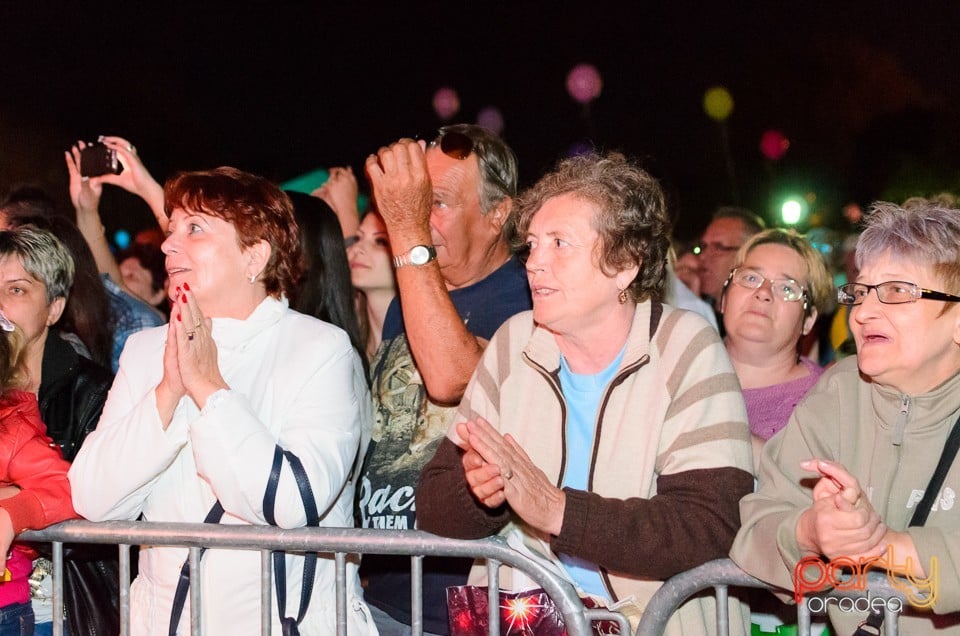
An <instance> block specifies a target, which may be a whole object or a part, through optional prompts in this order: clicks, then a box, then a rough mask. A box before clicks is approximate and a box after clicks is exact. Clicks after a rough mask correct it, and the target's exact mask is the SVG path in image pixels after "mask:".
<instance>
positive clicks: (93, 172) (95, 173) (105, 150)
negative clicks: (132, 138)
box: [65, 136, 167, 230]
mask: <svg viewBox="0 0 960 636" xmlns="http://www.w3.org/2000/svg"><path fill="white" fill-rule="evenodd" d="M65 155H66V160H67V171H68V172H69V173H70V198H71V199H72V200H73V203H74V207H76V208H77V211H78V212H81V211H82V209H81V205H91V204H92V205H93V206H95V207H96V206H97V205H98V204H99V202H100V194H101V192H102V189H103V184H104V183H109V184H110V185H115V186H119V187H121V188H123V189H124V190H126V191H127V192H130V193H131V194H136V195H137V196H139V197H140V198H142V199H143V200H144V201H146V202H147V205H149V206H150V209H151V210H152V211H153V215H154V217H155V218H156V219H157V222H158V223H159V224H160V227H161V229H164V230H165V229H166V225H167V217H166V213H165V212H164V210H163V187H162V186H161V185H160V184H159V183H157V182H156V180H154V178H153V176H151V174H150V172H149V171H148V170H147V168H146V167H145V166H144V165H143V162H142V161H140V157H139V156H138V155H137V149H136V147H134V145H133V144H132V143H130V142H129V141H127V140H126V139H124V138H122V137H113V136H101V137H99V138H98V139H97V141H96V143H89V144H87V143H84V142H82V141H78V142H77V143H76V145H74V146H73V147H72V148H71V149H70V151H69V152H67V153H65ZM84 184H86V185H88V186H89V192H87V188H84V187H83V185H84Z"/></svg>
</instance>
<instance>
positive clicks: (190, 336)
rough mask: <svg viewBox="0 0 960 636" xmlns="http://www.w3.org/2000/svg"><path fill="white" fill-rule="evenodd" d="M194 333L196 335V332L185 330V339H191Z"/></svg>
mask: <svg viewBox="0 0 960 636" xmlns="http://www.w3.org/2000/svg"><path fill="white" fill-rule="evenodd" d="M195 335H196V332H193V331H188V332H187V340H193V337H194V336H195Z"/></svg>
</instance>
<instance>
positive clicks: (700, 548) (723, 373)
mask: <svg viewBox="0 0 960 636" xmlns="http://www.w3.org/2000/svg"><path fill="white" fill-rule="evenodd" d="M518 237H519V238H520V239H521V240H522V241H523V242H524V243H525V244H526V246H527V248H528V250H529V256H528V259H527V263H526V268H527V277H528V280H529V283H530V289H531V292H532V294H533V311H532V312H525V313H522V314H519V315H517V316H515V317H514V318H512V319H511V320H509V321H508V322H507V323H505V324H504V326H503V327H501V328H500V330H499V331H498V332H497V333H496V335H495V336H494V337H493V339H492V340H491V342H490V345H489V347H487V349H486V352H485V353H484V356H483V358H482V360H481V362H480V365H479V367H478V368H477V370H476V372H475V373H474V375H473V378H472V379H471V381H470V384H469V385H468V387H467V391H466V393H465V395H464V398H463V401H462V402H461V404H460V409H459V411H458V413H457V416H456V419H455V422H454V424H453V426H452V427H451V429H450V430H449V432H448V434H447V439H446V440H444V442H443V443H442V445H441V446H440V447H439V449H438V450H437V453H436V455H435V456H434V458H433V460H431V462H430V463H429V464H428V465H427V466H426V468H425V469H424V471H423V474H422V477H421V481H420V484H419V488H418V490H417V514H418V518H419V520H420V527H421V528H423V529H425V530H429V531H431V532H436V533H439V534H442V535H447V536H454V537H460V538H478V537H484V536H489V535H493V534H501V535H506V536H507V537H509V538H512V540H514V541H516V542H522V543H523V544H524V545H526V546H527V547H529V548H530V549H531V550H532V553H533V554H535V555H539V557H540V558H543V559H546V560H549V561H551V562H552V563H553V565H554V566H555V567H556V568H557V571H559V572H562V573H565V574H566V575H567V576H568V577H569V579H570V580H571V581H572V582H573V583H574V584H575V585H576V586H577V588H578V591H579V592H580V593H581V594H582V595H584V596H591V597H593V599H594V600H596V601H598V602H599V603H601V604H605V605H608V606H609V605H612V604H613V603H614V602H616V601H625V605H623V604H622V605H621V607H623V608H624V610H625V612H627V613H628V614H629V613H632V614H633V615H634V616H636V615H637V614H639V611H640V610H641V608H642V607H643V606H644V605H645V601H646V599H648V598H649V597H650V596H651V595H652V594H653V593H654V592H655V591H656V590H657V588H659V586H660V583H659V580H662V579H664V578H666V577H669V576H671V575H673V574H676V573H677V572H680V571H682V570H686V569H688V568H691V567H694V566H696V565H699V564H701V563H703V562H704V561H707V560H709V559H712V558H717V557H720V556H723V555H725V554H726V553H727V550H728V549H729V546H730V543H731V541H732V538H733V536H734V534H735V532H736V530H737V526H738V521H739V519H738V515H737V501H738V500H739V499H740V497H741V496H743V495H744V494H746V493H747V492H749V491H751V490H752V488H753V478H752V475H751V465H752V462H751V456H750V445H749V439H748V432H747V424H746V414H745V411H744V405H743V398H742V397H741V395H740V389H739V385H738V384H737V380H736V376H735V375H734V373H733V369H732V368H731V366H730V360H729V359H728V358H727V354H726V351H725V350H724V347H723V344H722V343H721V341H720V338H719V336H718V335H717V332H716V330H715V329H713V327H711V326H710V325H708V324H707V323H706V321H704V320H703V319H702V318H701V317H700V316H697V315H695V314H693V313H690V312H686V311H681V310H676V309H673V308H671V307H669V306H667V305H664V304H662V303H661V301H660V299H661V297H662V294H663V287H664V274H665V268H666V266H667V249H668V246H669V222H668V216H667V212H666V206H665V204H664V198H663V194H662V191H661V189H660V187H659V185H658V184H657V182H656V181H655V180H654V179H653V178H652V177H651V176H650V175H648V174H647V173H645V172H644V171H643V170H640V169H639V168H637V167H635V166H634V165H632V164H631V163H630V162H628V161H627V160H626V159H625V158H624V157H622V156H621V155H617V154H611V155H607V156H596V155H591V156H584V157H578V158H573V159H568V160H566V161H564V162H563V163H561V164H560V165H559V167H558V168H557V169H556V170H555V171H554V172H552V173H550V174H548V175H546V176H545V177H543V178H542V179H541V180H540V181H539V182H538V183H537V185H535V186H534V187H533V189H532V190H530V191H529V192H527V193H526V194H525V195H523V197H522V198H521V200H520V211H519V218H518ZM451 511H456V513H455V514H451ZM484 577H485V568H475V570H474V573H473V575H472V576H471V582H473V583H482V582H483V579H484ZM500 580H501V582H502V584H503V585H504V586H505V587H508V588H512V590H513V591H520V590H522V589H523V584H522V582H521V580H520V577H519V576H517V575H515V574H514V573H513V572H512V571H505V572H504V573H503V574H502V576H501V579H500ZM631 601H632V603H633V605H634V607H633V608H632V609H631V608H630V607H629V605H630V604H631ZM708 603H712V601H703V600H699V599H697V600H694V601H691V602H689V603H687V604H685V605H684V606H683V608H681V610H680V611H679V612H678V614H677V615H676V617H675V618H674V619H673V621H672V622H671V633H701V632H704V631H705V630H706V624H705V623H706V622H708V621H709V622H712V620H713V619H712V610H710V609H709V607H708V605H707V604H708ZM452 620H453V618H451V621H452Z"/></svg>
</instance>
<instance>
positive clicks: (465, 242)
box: [358, 124, 531, 636]
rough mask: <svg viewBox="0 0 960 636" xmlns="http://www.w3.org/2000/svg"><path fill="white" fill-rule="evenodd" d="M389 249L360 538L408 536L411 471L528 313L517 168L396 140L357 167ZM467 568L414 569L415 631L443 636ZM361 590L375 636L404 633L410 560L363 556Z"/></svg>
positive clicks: (489, 154) (431, 564) (478, 152)
mask: <svg viewBox="0 0 960 636" xmlns="http://www.w3.org/2000/svg"><path fill="white" fill-rule="evenodd" d="M366 170H367V175H368V177H369V179H370V183H371V186H372V189H373V196H374V198H375V200H376V204H377V210H378V211H379V212H380V214H381V216H382V217H383V220H384V223H385V225H386V227H387V234H388V236H389V239H390V245H391V247H392V249H393V256H394V258H393V263H394V267H395V268H396V275H397V288H398V292H399V293H398V296H397V298H396V299H394V301H393V303H392V304H391V306H390V309H389V310H388V312H387V316H386V319H385V321H384V326H383V341H382V343H381V345H380V348H379V349H378V351H377V353H376V355H375V356H374V359H373V361H372V363H371V365H370V374H371V383H372V387H371V393H372V396H373V400H374V406H375V409H376V415H375V424H374V432H373V440H372V441H371V444H370V449H369V451H368V453H367V457H366V462H365V465H364V469H363V480H362V484H361V488H360V494H359V495H358V498H359V499H358V507H359V511H360V516H361V519H362V523H363V527H364V528H384V529H397V530H405V529H413V528H414V527H415V520H416V511H415V510H416V507H415V505H414V489H415V487H416V483H417V480H418V478H419V476H420V470H421V468H422V467H423V466H424V464H426V462H427V461H428V460H429V459H430V458H431V457H433V453H434V451H435V450H436V447H437V445H438V444H439V443H440V441H441V440H442V439H443V438H444V436H445V435H446V432H447V429H448V427H449V424H450V423H451V421H452V419H453V415H454V412H455V411H456V406H457V404H458V403H459V402H460V398H461V397H462V395H463V391H464V389H465V388H466V386H467V382H468V381H469V379H470V376H471V374H472V373H473V371H474V368H475V367H476V365H477V362H478V361H479V359H480V355H481V353H482V352H483V349H484V347H485V346H486V344H487V341H488V340H489V339H490V337H491V336H493V333H494V332H495V331H496V330H497V328H498V327H499V326H500V325H501V324H502V323H503V322H504V321H505V320H506V319H507V318H509V317H510V316H512V315H514V314H516V313H519V312H521V311H524V310H527V309H530V308H531V302H530V290H529V287H528V285H527V276H526V272H525V270H524V268H523V266H522V265H521V263H520V261H519V260H518V259H517V257H516V256H514V255H512V254H511V251H510V247H509V244H508V241H507V232H508V229H509V227H510V222H509V221H510V219H511V210H512V206H513V198H514V197H515V196H516V190H517V161H516V157H515V156H514V154H513V151H512V150H510V148H509V147H507V145H506V144H504V143H503V141H502V140H501V139H499V138H498V137H496V136H495V135H493V134H492V133H490V132H489V131H487V130H485V129H484V128H481V127H479V126H473V125H467V124H460V125H455V126H446V127H444V128H441V129H440V132H439V134H438V135H437V137H436V139H434V141H433V142H431V143H430V144H424V143H423V142H418V141H413V140H409V139H406V140H401V141H398V142H397V143H395V144H392V145H391V146H389V147H386V148H381V149H380V150H379V151H378V152H377V154H375V155H370V157H369V158H368V159H367V162H366ZM471 563H472V561H471V560H470V559H451V558H430V557H427V558H426V559H424V561H423V597H422V598H423V625H422V627H423V631H424V633H427V634H431V633H432V634H447V633H449V624H448V620H447V605H446V588H447V587H448V586H456V585H464V584H465V583H466V579H467V573H468V572H469V569H470V565H471ZM361 575H362V576H363V578H365V579H366V580H367V586H366V589H365V592H364V595H365V598H366V600H367V602H368V604H369V605H370V609H371V611H372V613H373V615H374V620H375V622H376V623H377V627H378V629H379V630H380V633H381V634H382V635H384V636H390V635H391V634H409V633H410V625H411V624H412V622H413V612H412V611H411V603H410V584H411V577H410V558H409V557H405V556H398V557H392V556H383V555H365V556H364V557H363V561H362V564H361Z"/></svg>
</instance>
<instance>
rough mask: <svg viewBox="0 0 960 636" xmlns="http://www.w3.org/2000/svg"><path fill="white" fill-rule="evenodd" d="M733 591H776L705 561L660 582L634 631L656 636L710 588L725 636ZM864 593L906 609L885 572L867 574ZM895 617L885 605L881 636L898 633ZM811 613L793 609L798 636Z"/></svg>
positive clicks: (806, 631)
mask: <svg viewBox="0 0 960 636" xmlns="http://www.w3.org/2000/svg"><path fill="white" fill-rule="evenodd" d="M731 586H733V587H754V588H760V589H765V590H777V589H778V588H775V587H773V586H771V585H768V584H766V583H764V582H763V581H761V580H760V579H757V578H754V577H753V576H750V575H749V574H747V573H746V572H744V571H743V570H741V569H740V568H739V567H737V565H736V564H735V563H734V562H733V561H731V560H730V559H717V560H715V561H709V562H707V563H704V564H703V565H701V566H699V567H696V568H693V569H691V570H687V571H686V572H681V573H680V574H677V575H676V576H674V577H672V578H670V579H668V580H667V581H665V582H664V584H663V586H662V587H661V588H660V589H659V590H657V592H656V594H654V595H653V597H652V598H651V599H650V602H649V603H648V604H647V607H646V608H645V609H644V611H643V616H642V617H641V619H640V625H639V627H638V628H637V635H638V636H641V635H642V636H660V635H661V634H663V632H664V630H665V629H666V627H667V622H668V621H669V620H670V617H671V616H672V615H673V613H674V612H675V611H677V608H679V607H680V605H682V604H683V602H684V601H686V600H687V599H688V598H690V597H691V596H693V595H694V594H697V593H698V592H701V591H703V590H706V589H708V588H713V589H714V593H715V595H716V600H717V603H716V605H717V634H719V635H721V636H722V635H726V634H729V633H730V632H729V629H730V621H729V616H728V614H727V612H728V606H727V600H728V598H729V588H730V587H731ZM865 589H866V590H869V592H870V594H871V596H872V597H874V598H886V599H893V598H897V599H899V600H900V604H901V607H903V606H906V604H907V599H906V596H905V595H904V593H903V592H902V591H900V590H898V589H896V588H895V587H893V586H892V585H891V584H890V581H889V580H888V579H887V575H886V573H885V572H875V571H872V572H868V573H867V584H866V588H865ZM863 593H864V590H863V589H860V590H837V589H830V590H828V591H825V592H819V593H816V594H809V595H807V596H808V597H811V598H814V597H816V598H824V599H826V598H835V599H842V598H857V597H862V596H863ZM899 618H900V617H899V614H897V613H896V612H895V611H893V610H892V609H891V606H890V604H889V603H886V604H885V609H884V621H883V630H884V634H885V636H897V633H898V629H899ZM810 630H811V613H810V609H809V608H808V607H807V604H806V603H803V602H801V603H799V604H798V605H797V631H798V633H799V634H800V636H810Z"/></svg>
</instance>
